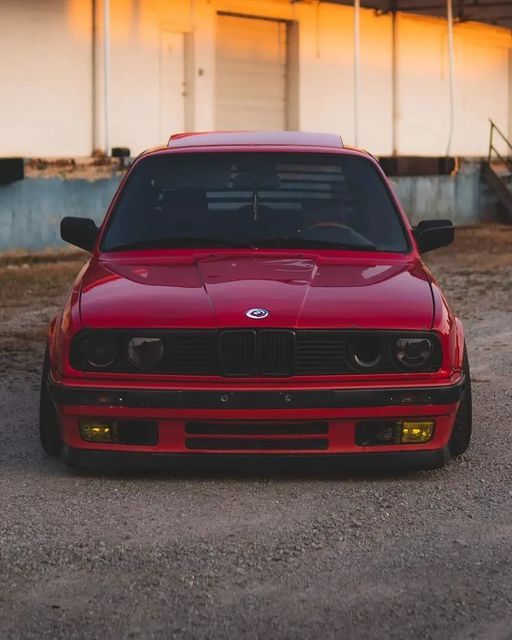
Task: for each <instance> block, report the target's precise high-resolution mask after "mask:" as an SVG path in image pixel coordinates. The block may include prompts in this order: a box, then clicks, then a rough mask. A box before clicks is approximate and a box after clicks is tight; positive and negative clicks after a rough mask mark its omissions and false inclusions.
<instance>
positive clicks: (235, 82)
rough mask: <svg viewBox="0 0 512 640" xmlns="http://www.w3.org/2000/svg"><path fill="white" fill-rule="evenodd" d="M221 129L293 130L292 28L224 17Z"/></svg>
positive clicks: (219, 65)
mask: <svg viewBox="0 0 512 640" xmlns="http://www.w3.org/2000/svg"><path fill="white" fill-rule="evenodd" d="M217 19H218V22H217V59H216V105H215V106H216V122H215V124H216V128H217V129H218V130H221V131H227V130H230V129H231V130H232V129H242V130H243V129H249V130H282V129H286V128H287V118H286V112H287V105H286V51H287V43H286V37H287V25H286V22H283V21H277V20H261V19H257V18H245V17H238V16H230V15H222V14H219V15H218V18H217Z"/></svg>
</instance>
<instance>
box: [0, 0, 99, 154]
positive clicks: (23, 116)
mask: <svg viewBox="0 0 512 640" xmlns="http://www.w3.org/2000/svg"><path fill="white" fill-rule="evenodd" d="M77 25H78V28H77ZM90 25H91V17H90V2H86V1H84V2H82V1H81V0H78V1H73V2H72V1H70V0H0V156H6V155H22V156H39V155H41V156H46V155H48V156H50V155H63V156H67V155H80V154H88V153H90V151H91V140H92V128H91V86H92V72H91V27H90Z"/></svg>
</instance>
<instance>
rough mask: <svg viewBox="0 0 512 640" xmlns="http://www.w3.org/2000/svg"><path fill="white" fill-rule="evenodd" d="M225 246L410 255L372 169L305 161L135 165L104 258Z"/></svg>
mask: <svg viewBox="0 0 512 640" xmlns="http://www.w3.org/2000/svg"><path fill="white" fill-rule="evenodd" d="M225 245H229V246H244V247H245V246H250V247H251V246H254V247H257V246H274V247H280V246H282V247H292V246H293V247H294V246H297V247H310V246H319V247H322V246H330V245H332V247H333V248H337V247H340V248H343V247H347V248H351V247H356V248H358V247H360V248H362V249H366V250H373V251H375V250H380V251H407V250H408V242H407V239H406V236H405V234H404V230H403V228H402V224H401V222H400V219H399V215H398V213H397V211H396V210H395V207H394V204H393V202H392V200H391V198H390V196H389V193H388V191H387V189H386V187H385V185H384V183H383V181H382V179H381V177H380V175H379V174H378V173H377V171H376V170H375V168H374V166H373V165H372V163H371V162H369V161H368V160H366V159H364V158H356V157H349V156H341V155H332V154H330V155H327V154H325V155H323V154H313V153H308V154H299V153H203V154H199V153H191V154H175V155H171V154H169V155H158V156H150V157H148V158H147V159H143V160H142V161H140V162H139V163H138V164H137V165H136V166H135V167H134V169H133V171H132V174H131V175H130V177H129V179H128V181H127V184H126V186H125V188H124V190H123V192H122V193H121V195H120V198H119V200H118V202H117V205H116V207H115V210H114V212H113V214H112V217H111V221H110V224H109V227H108V229H107V232H106V234H105V237H104V240H103V244H102V249H103V250H104V251H112V250H116V249H122V248H138V247H141V248H142V247H144V246H148V247H150V246H161V247H167V246H168V247H205V246H211V247H215V246H225Z"/></svg>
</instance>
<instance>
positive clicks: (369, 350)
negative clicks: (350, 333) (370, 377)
mask: <svg viewBox="0 0 512 640" xmlns="http://www.w3.org/2000/svg"><path fill="white" fill-rule="evenodd" d="M348 357H349V362H350V364H351V365H352V366H353V367H354V368H355V369H357V370H359V371H371V370H373V369H376V368H377V367H378V366H379V365H380V363H381V360H382V345H381V341H380V340H379V338H377V337H374V336H367V337H360V338H356V339H354V340H351V341H350V343H349V346H348Z"/></svg>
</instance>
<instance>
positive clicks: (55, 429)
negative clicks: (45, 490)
mask: <svg viewBox="0 0 512 640" xmlns="http://www.w3.org/2000/svg"><path fill="white" fill-rule="evenodd" d="M49 371H50V356H49V354H48V347H47V348H46V353H45V354H44V361H43V372H42V375H41V395H40V399H39V437H40V439H41V445H42V447H43V449H44V452H45V453H46V455H48V456H51V457H58V456H59V455H60V452H61V451H62V438H61V437H60V430H59V423H58V420H57V414H56V412H55V407H54V405H53V402H52V399H51V398H50V394H49V392H48V373H49Z"/></svg>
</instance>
